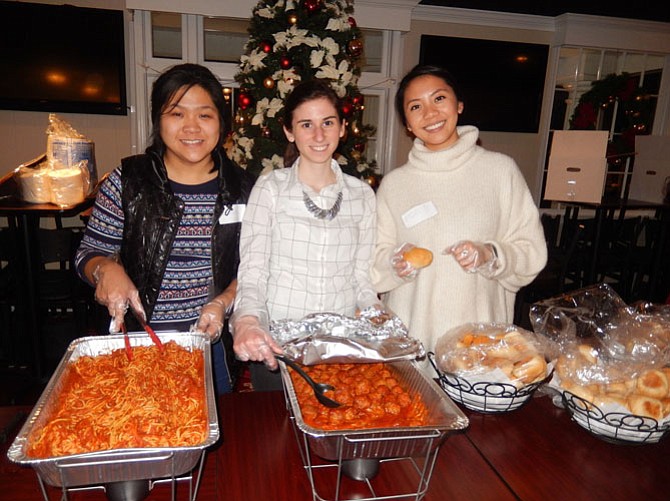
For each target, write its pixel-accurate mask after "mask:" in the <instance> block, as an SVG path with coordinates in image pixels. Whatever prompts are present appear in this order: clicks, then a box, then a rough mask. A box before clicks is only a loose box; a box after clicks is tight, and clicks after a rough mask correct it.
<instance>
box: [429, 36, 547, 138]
mask: <svg viewBox="0 0 670 501" xmlns="http://www.w3.org/2000/svg"><path fill="white" fill-rule="evenodd" d="M548 55H549V46H548V45H541V44H530V43H519V42H505V41H498V40H479V39H470V38H456V37H445V36H437V35H422V36H421V52H420V58H419V61H420V63H422V64H437V65H440V66H443V67H444V68H446V69H447V70H449V72H450V73H451V74H452V75H453V77H454V79H455V80H456V82H457V84H458V86H459V87H460V90H461V95H462V98H463V102H464V109H463V114H462V115H461V117H460V119H459V124H460V125H475V126H477V127H478V128H479V129H480V130H485V131H501V132H537V131H538V130H539V126H540V112H541V111H542V93H543V91H544V80H545V75H546V71H547V59H548Z"/></svg>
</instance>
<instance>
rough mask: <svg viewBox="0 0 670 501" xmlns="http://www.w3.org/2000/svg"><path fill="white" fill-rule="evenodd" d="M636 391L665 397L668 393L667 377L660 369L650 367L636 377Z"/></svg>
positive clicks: (645, 394) (653, 396)
mask: <svg viewBox="0 0 670 501" xmlns="http://www.w3.org/2000/svg"><path fill="white" fill-rule="evenodd" d="M635 388H636V391H637V393H639V394H640V395H644V396H647V397H651V398H665V397H666V396H667V395H668V378H667V376H666V375H665V374H664V373H663V371H661V370H657V369H651V370H648V371H645V372H643V373H642V374H641V375H640V377H638V378H637V385H636V387H635Z"/></svg>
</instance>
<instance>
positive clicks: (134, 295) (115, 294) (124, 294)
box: [93, 259, 146, 333]
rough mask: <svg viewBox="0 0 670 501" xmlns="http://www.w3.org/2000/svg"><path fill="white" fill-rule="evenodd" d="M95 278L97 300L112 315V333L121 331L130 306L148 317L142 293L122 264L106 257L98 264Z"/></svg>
mask: <svg viewBox="0 0 670 501" xmlns="http://www.w3.org/2000/svg"><path fill="white" fill-rule="evenodd" d="M93 278H94V280H95V284H96V286H95V300H96V301H97V302H98V303H100V304H101V305H103V306H106V307H107V311H108V312H109V315H110V316H111V317H112V320H111V322H110V324H109V332H110V333H116V332H119V330H120V329H121V325H122V324H123V317H124V316H125V315H126V312H127V311H128V307H129V306H130V307H132V308H133V309H134V310H135V311H136V312H137V313H138V314H139V315H141V316H142V317H144V318H146V313H145V312H144V307H143V306H142V301H140V293H139V292H138V290H137V287H135V284H134V283H133V281H132V280H131V279H130V277H129V276H128V275H127V274H126V270H125V269H124V268H123V266H122V265H121V264H119V263H117V262H116V261H114V260H112V259H104V260H102V261H101V262H100V263H98V264H97V265H96V267H95V270H94V271H93Z"/></svg>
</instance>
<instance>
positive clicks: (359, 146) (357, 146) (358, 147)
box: [354, 143, 365, 153]
mask: <svg viewBox="0 0 670 501" xmlns="http://www.w3.org/2000/svg"><path fill="white" fill-rule="evenodd" d="M354 149H355V150H356V151H360V152H361V153H363V152H364V151H365V143H356V144H354Z"/></svg>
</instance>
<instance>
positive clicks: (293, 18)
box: [286, 10, 298, 24]
mask: <svg viewBox="0 0 670 501" xmlns="http://www.w3.org/2000/svg"><path fill="white" fill-rule="evenodd" d="M286 20H287V21H288V23H289V24H296V23H297V22H298V14H297V13H296V12H295V11H294V10H290V11H288V12H287V13H286Z"/></svg>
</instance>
